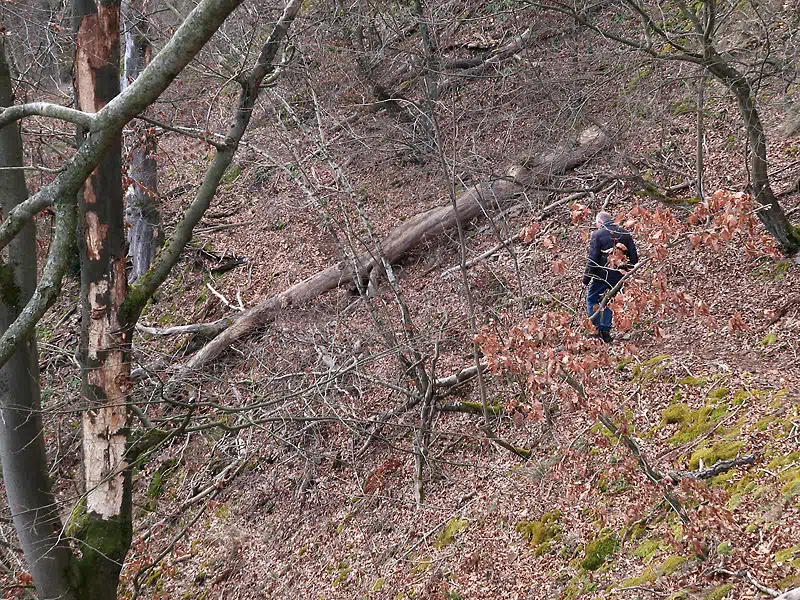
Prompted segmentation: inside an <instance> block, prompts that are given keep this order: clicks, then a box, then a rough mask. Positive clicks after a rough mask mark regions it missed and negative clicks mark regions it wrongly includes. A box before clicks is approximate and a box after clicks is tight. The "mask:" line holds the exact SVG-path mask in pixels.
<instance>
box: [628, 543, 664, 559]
mask: <svg viewBox="0 0 800 600" xmlns="http://www.w3.org/2000/svg"><path fill="white" fill-rule="evenodd" d="M661 549H662V542H661V540H645V541H643V542H642V543H641V544H639V546H637V548H636V550H634V551H633V555H634V556H638V557H639V558H641V559H643V560H647V559H649V558H652V557H653V555H655V554H657V553H658V552H660V551H661Z"/></svg>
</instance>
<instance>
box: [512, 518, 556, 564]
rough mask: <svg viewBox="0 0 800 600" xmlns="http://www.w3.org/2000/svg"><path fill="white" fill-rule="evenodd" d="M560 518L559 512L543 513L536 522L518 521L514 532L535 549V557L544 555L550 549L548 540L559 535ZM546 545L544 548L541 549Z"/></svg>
mask: <svg viewBox="0 0 800 600" xmlns="http://www.w3.org/2000/svg"><path fill="white" fill-rule="evenodd" d="M560 518H561V511H559V510H555V511H553V512H549V513H544V514H543V515H542V518H541V519H539V520H538V521H520V522H519V523H517V525H516V527H515V528H516V530H517V531H518V532H520V533H521V534H522V536H523V537H524V538H525V539H526V540H527V541H528V543H530V545H531V547H532V548H535V549H536V554H537V556H541V555H542V554H546V553H547V551H548V550H549V549H550V544H549V542H550V540H553V539H555V538H556V537H558V535H559V534H560V533H561V526H560V525H559V524H558V520H559V519H560ZM544 545H547V547H546V548H542V547H543V546H544Z"/></svg>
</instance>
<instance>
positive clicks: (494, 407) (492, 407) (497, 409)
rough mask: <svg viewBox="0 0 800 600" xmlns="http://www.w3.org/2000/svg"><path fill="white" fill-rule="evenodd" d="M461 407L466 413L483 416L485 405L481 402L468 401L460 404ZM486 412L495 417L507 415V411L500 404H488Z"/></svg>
mask: <svg viewBox="0 0 800 600" xmlns="http://www.w3.org/2000/svg"><path fill="white" fill-rule="evenodd" d="M459 406H460V407H461V408H462V409H463V411H464V412H469V413H473V414H476V415H482V414H483V404H481V403H480V402H470V401H467V400H462V401H461V402H459ZM486 411H487V412H488V413H489V414H490V415H492V416H495V417H498V416H500V415H503V414H505V412H506V411H505V409H504V408H503V406H502V405H500V404H487V405H486Z"/></svg>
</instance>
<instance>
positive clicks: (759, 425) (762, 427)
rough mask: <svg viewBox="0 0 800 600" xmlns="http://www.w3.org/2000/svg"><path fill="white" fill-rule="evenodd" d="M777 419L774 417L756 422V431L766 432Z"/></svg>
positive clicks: (763, 418)
mask: <svg viewBox="0 0 800 600" xmlns="http://www.w3.org/2000/svg"><path fill="white" fill-rule="evenodd" d="M776 420H777V419H776V418H775V417H762V418H761V419H759V420H758V421H756V429H758V430H759V431H766V430H767V429H769V426H770V425H771V424H772V423H774V422H775V421H776Z"/></svg>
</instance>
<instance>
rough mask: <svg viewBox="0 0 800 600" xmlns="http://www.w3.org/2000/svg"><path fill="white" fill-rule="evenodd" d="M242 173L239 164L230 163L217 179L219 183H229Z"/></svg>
mask: <svg viewBox="0 0 800 600" xmlns="http://www.w3.org/2000/svg"><path fill="white" fill-rule="evenodd" d="M241 174H242V167H240V166H239V165H231V166H230V167H228V168H227V169H226V170H225V173H223V175H222V179H220V180H219V183H220V185H230V184H232V183H233V182H234V181H236V180H237V179H239V176H240V175H241Z"/></svg>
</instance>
